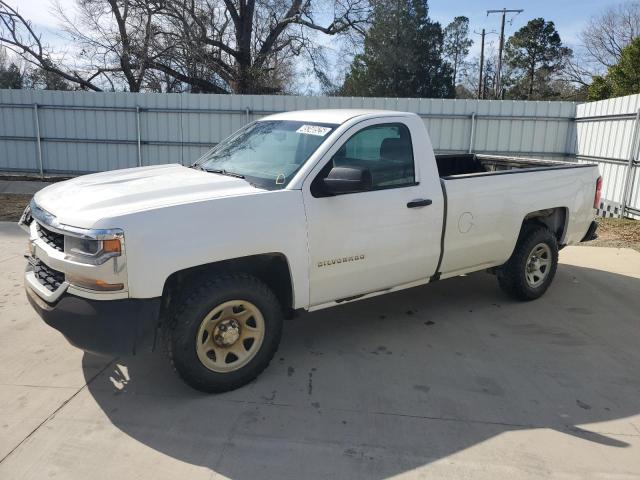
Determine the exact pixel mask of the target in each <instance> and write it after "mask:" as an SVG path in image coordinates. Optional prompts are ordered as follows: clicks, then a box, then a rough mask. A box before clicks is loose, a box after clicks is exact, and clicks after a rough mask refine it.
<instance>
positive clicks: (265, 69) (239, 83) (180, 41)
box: [154, 0, 369, 93]
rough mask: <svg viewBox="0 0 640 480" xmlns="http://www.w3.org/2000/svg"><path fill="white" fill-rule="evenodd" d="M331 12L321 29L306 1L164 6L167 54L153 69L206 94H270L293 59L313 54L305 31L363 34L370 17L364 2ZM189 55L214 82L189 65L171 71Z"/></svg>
mask: <svg viewBox="0 0 640 480" xmlns="http://www.w3.org/2000/svg"><path fill="white" fill-rule="evenodd" d="M333 7H334V11H335V14H334V17H333V19H332V20H331V21H329V22H328V23H327V24H325V25H322V24H320V23H317V22H316V21H315V18H314V17H315V12H314V11H313V9H312V3H311V1H310V0H238V1H237V2H236V1H234V0H199V1H196V0H191V1H185V0H169V1H168V2H167V10H168V13H166V14H165V15H164V17H165V18H164V21H165V22H164V24H165V27H167V28H165V30H164V39H163V44H164V46H166V50H165V54H164V55H163V56H161V57H159V58H158V59H157V61H156V62H155V63H154V68H156V69H158V70H161V71H164V72H168V73H170V74H172V75H175V74H182V76H183V77H185V80H184V81H187V82H190V81H192V80H193V79H194V77H197V78H198V81H199V82H200V84H201V86H202V87H204V88H205V89H214V90H217V89H220V88H222V89H225V90H227V91H233V92H235V93H261V92H265V91H266V92H268V91H275V90H277V89H278V87H279V86H278V85H277V82H275V83H274V77H273V75H274V73H276V72H278V71H280V69H282V68H284V69H285V70H287V69H289V70H290V69H291V65H292V64H291V63H290V62H291V59H292V58H294V57H298V56H300V55H303V54H309V52H312V51H313V42H312V39H311V36H310V35H309V32H310V31H315V32H320V33H322V34H325V35H338V34H343V33H346V32H347V31H349V30H356V31H362V32H363V31H364V30H363V28H364V24H365V23H366V22H367V20H368V15H369V4H368V2H367V1H366V0H336V1H335V3H334V4H333ZM171 42H172V45H173V48H171V47H170V43H171ZM189 52H194V53H195V55H196V56H197V58H196V59H194V60H195V61H196V63H198V64H206V65H207V66H208V68H207V69H206V72H212V73H213V74H214V78H213V79H211V78H202V77H201V76H200V75H197V74H196V75H195V76H194V75H193V73H191V75H189V74H187V72H186V71H185V70H187V69H188V68H187V67H188V65H180V69H178V70H176V69H175V68H174V66H175V59H182V60H184V59H187V58H188V57H189ZM316 58H317V56H316ZM187 77H190V78H191V80H189V79H188V78H187ZM206 82H209V83H212V84H213V85H205V83H206ZM274 86H275V87H276V88H274Z"/></svg>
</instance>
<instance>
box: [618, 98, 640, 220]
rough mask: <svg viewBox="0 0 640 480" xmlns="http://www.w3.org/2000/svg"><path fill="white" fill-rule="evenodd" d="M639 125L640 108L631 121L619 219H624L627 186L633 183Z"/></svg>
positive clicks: (627, 192)
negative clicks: (627, 160)
mask: <svg viewBox="0 0 640 480" xmlns="http://www.w3.org/2000/svg"><path fill="white" fill-rule="evenodd" d="M639 125H640V108H639V109H638V110H637V111H636V118H635V120H634V121H633V133H632V134H631V146H630V147H629V163H628V164H627V171H626V175H625V179H624V189H623V190H622V201H621V202H620V218H624V213H625V210H626V209H627V196H628V194H629V184H630V183H631V182H633V173H634V172H633V169H634V167H635V165H634V162H635V160H636V142H637V139H638V126H639Z"/></svg>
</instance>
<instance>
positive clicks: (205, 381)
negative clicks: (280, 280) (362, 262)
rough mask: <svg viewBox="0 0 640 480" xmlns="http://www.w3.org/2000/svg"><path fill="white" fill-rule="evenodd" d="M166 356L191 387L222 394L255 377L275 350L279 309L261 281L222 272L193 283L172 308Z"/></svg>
mask: <svg viewBox="0 0 640 480" xmlns="http://www.w3.org/2000/svg"><path fill="white" fill-rule="evenodd" d="M175 312H176V314H175V318H174V321H173V322H172V323H173V328H172V329H171V331H170V335H169V339H168V341H169V345H168V347H169V348H168V353H169V358H170V360H171V362H172V364H173V366H174V368H175V369H176V371H177V372H178V374H179V375H180V377H182V379H183V380H184V381H185V382H186V383H187V384H189V385H190V386H192V387H193V388H195V389H197V390H200V391H203V392H210V393H217V392H225V391H228V390H233V389H236V388H238V387H241V386H242V385H245V384H247V383H248V382H250V381H251V380H253V379H254V378H256V377H257V376H258V375H259V374H260V373H261V372H262V371H263V370H264V369H265V368H266V367H267V365H269V362H270V361H271V359H272V358H273V355H274V354H275V352H276V350H277V348H278V343H279V342H280V336H281V333H282V308H281V307H280V304H279V303H278V300H277V299H276V297H275V295H274V294H273V292H272V291H271V290H270V289H269V287H267V286H266V285H265V284H264V283H263V282H261V281H260V280H258V279H256V278H255V277H252V276H249V275H237V274H236V275H223V276H219V277H216V278H212V279H210V280H207V281H205V282H203V283H202V284H201V285H196V286H195V287H194V289H193V291H192V292H191V293H190V294H188V295H186V296H185V299H184V300H182V301H181V302H180V304H179V305H178V306H177V308H176V309H175Z"/></svg>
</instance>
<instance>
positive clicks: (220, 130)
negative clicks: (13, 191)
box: [0, 90, 576, 173]
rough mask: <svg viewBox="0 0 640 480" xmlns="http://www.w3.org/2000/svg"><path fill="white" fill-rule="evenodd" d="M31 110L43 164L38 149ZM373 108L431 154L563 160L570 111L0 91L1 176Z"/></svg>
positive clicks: (173, 156)
mask: <svg viewBox="0 0 640 480" xmlns="http://www.w3.org/2000/svg"><path fill="white" fill-rule="evenodd" d="M35 104H37V105H38V120H39V123H40V144H41V147H42V155H41V157H40V156H39V154H38V149H37V142H36V139H37V132H36V129H35V109H34V105H35ZM316 108H376V109H386V110H401V111H410V112H415V113H417V114H419V115H420V116H421V117H422V118H423V120H424V122H425V125H426V126H427V128H428V129H429V132H430V135H431V140H432V143H433V146H434V149H435V150H436V151H438V152H467V151H469V150H470V149H472V150H473V151H475V152H478V153H502V154H515V155H517V154H520V155H533V154H535V155H548V156H556V157H557V156H564V155H565V154H566V153H567V136H568V134H569V132H570V131H571V130H572V128H573V126H572V119H573V117H574V112H575V108H576V104H575V103H572V102H525V101H495V100H493V101H489V100H442V99H415V98H352V97H349V98H347V97H302V96H280V95H194V94H155V93H125V92H116V93H102V92H101V93H94V92H53V91H34V90H0V119H1V120H2V124H1V125H0V170H19V171H36V172H37V171H39V168H40V158H41V160H42V167H43V170H44V171H45V172H70V173H84V172H93V171H101V170H111V169H116V168H126V167H133V166H136V165H138V164H141V165H151V164H159V163H171V162H177V163H182V164H184V165H187V164H190V163H192V162H193V160H194V159H196V158H197V157H198V156H200V155H201V154H202V153H203V152H204V151H206V150H207V149H208V148H210V146H212V145H213V144H215V143H217V142H219V141H220V140H222V139H223V138H225V137H226V136H228V135H230V134H231V133H232V132H234V131H235V130H237V129H238V128H240V127H242V126H243V125H245V124H247V123H248V122H251V121H253V120H256V119H259V118H262V117H264V116H265V115H269V114H271V113H275V112H281V111H286V110H297V109H316Z"/></svg>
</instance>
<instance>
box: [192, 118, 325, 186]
mask: <svg viewBox="0 0 640 480" xmlns="http://www.w3.org/2000/svg"><path fill="white" fill-rule="evenodd" d="M336 127H337V125H333V124H326V123H312V122H297V121H291V120H265V121H258V122H253V123H250V124H249V125H247V126H245V127H243V128H242V129H240V130H238V131H237V132H236V133H235V134H233V135H232V136H230V137H229V138H227V139H225V140H223V141H222V142H220V143H219V144H218V145H217V146H216V147H214V148H213V149H212V150H210V151H209V152H207V153H205V154H204V155H203V156H202V157H201V158H200V159H199V160H198V161H197V162H196V165H197V166H199V167H200V168H202V169H204V170H207V171H210V172H215V173H221V174H225V175H230V176H238V177H241V178H245V179H246V180H247V181H249V182H251V183H253V184H255V185H256V186H257V187H260V188H265V189H268V190H275V189H279V188H284V187H285V186H286V185H287V184H288V183H289V182H290V181H291V179H292V178H293V176H294V175H295V174H296V172H297V171H298V170H300V168H301V167H302V165H304V162H306V161H307V160H308V159H309V157H310V156H311V155H312V154H313V152H315V151H316V149H317V148H318V147H319V146H320V144H321V143H322V142H324V140H325V139H326V138H327V137H328V136H329V134H330V133H331V132H332V131H333V130H334V129H335V128H336Z"/></svg>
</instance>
